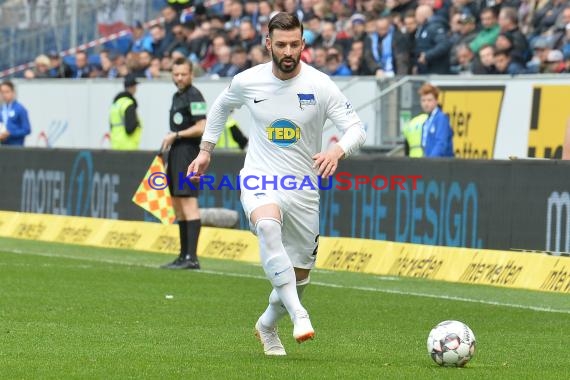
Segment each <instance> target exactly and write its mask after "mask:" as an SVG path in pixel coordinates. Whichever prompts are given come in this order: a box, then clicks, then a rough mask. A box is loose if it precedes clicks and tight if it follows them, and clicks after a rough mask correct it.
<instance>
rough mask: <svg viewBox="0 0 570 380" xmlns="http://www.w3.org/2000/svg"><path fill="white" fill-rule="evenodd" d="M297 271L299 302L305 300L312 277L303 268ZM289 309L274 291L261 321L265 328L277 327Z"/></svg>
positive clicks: (296, 269)
mask: <svg viewBox="0 0 570 380" xmlns="http://www.w3.org/2000/svg"><path fill="white" fill-rule="evenodd" d="M294 270H295V278H296V284H295V285H296V287H297V295H298V296H299V301H301V300H302V299H303V293H304V292H305V288H306V287H307V285H309V282H310V280H311V279H310V277H309V272H310V270H308V269H302V268H294ZM287 314H288V313H287V309H286V308H285V306H284V305H283V302H281V299H280V298H279V296H278V295H277V291H276V290H275V289H273V290H272V291H271V293H270V294H269V305H268V306H267V309H265V311H264V312H263V314H262V315H261V317H260V318H259V321H260V322H261V324H263V325H264V326H268V327H277V324H278V323H279V321H280V320H281V319H282V318H283V317H284V316H286V315H287Z"/></svg>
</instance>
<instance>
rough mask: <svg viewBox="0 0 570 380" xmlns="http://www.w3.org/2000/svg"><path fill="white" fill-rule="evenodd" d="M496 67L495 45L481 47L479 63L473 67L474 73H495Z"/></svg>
mask: <svg viewBox="0 0 570 380" xmlns="http://www.w3.org/2000/svg"><path fill="white" fill-rule="evenodd" d="M496 71H497V69H496V68H495V47H494V46H493V45H485V46H483V47H482V48H481V49H479V65H476V66H475V67H474V68H473V74H480V75H488V74H494V73H495V72H496Z"/></svg>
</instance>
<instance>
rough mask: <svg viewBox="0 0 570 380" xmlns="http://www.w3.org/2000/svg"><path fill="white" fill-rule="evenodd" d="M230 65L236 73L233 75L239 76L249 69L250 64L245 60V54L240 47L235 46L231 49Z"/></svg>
mask: <svg viewBox="0 0 570 380" xmlns="http://www.w3.org/2000/svg"><path fill="white" fill-rule="evenodd" d="M231 63H232V65H233V66H235V67H236V68H237V72H236V73H235V74H239V73H241V72H242V71H245V70H247V69H249V68H250V67H251V63H250V62H249V60H248V59H247V52H246V51H245V49H244V48H243V47H241V46H235V47H234V48H233V49H232V56H231ZM235 74H233V75H235ZM233 75H232V76H233Z"/></svg>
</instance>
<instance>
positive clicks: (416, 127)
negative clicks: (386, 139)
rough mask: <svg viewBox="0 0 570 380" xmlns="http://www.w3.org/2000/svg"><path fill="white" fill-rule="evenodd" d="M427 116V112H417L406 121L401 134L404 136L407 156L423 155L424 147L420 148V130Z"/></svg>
mask: <svg viewBox="0 0 570 380" xmlns="http://www.w3.org/2000/svg"><path fill="white" fill-rule="evenodd" d="M427 118H428V114H427V113H422V114H419V115H418V116H416V117H414V118H413V119H412V120H410V121H408V122H407V123H406V125H405V126H404V128H403V129H402V134H403V135H404V137H405V138H406V141H405V152H406V156H408V157H423V156H424V149H423V148H422V131H423V126H424V123H425V122H426V120H427Z"/></svg>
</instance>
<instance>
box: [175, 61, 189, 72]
mask: <svg viewBox="0 0 570 380" xmlns="http://www.w3.org/2000/svg"><path fill="white" fill-rule="evenodd" d="M172 65H173V66H174V65H177V66H179V65H187V66H188V68H189V69H190V72H192V62H191V61H189V60H188V59H186V58H182V57H178V58H176V59H175V60H174V62H172Z"/></svg>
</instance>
